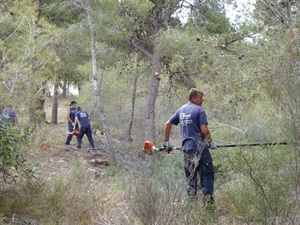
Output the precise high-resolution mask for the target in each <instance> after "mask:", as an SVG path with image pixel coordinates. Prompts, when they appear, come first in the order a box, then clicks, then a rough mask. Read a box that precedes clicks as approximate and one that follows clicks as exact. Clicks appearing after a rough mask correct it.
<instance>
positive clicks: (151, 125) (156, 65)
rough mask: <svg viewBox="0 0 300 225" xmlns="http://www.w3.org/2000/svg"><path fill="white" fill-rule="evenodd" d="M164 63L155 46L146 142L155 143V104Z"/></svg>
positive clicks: (148, 101) (147, 102)
mask: <svg viewBox="0 0 300 225" xmlns="http://www.w3.org/2000/svg"><path fill="white" fill-rule="evenodd" d="M161 67H162V62H161V59H160V50H159V46H158V45H155V46H154V54H153V57H152V74H151V78H150V85H149V92H148V96H147V100H146V107H145V108H146V111H145V140H149V141H153V142H154V143H155V102H156V97H157V93H158V87H159V82H160V77H159V74H160V70H161Z"/></svg>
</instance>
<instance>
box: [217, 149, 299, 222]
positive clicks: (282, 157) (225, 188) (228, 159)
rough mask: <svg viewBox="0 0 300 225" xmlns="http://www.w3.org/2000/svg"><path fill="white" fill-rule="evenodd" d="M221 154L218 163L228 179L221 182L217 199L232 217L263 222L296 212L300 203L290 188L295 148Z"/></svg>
mask: <svg viewBox="0 0 300 225" xmlns="http://www.w3.org/2000/svg"><path fill="white" fill-rule="evenodd" d="M219 154H220V155H219V157H221V158H219V157H216V158H215V161H216V165H218V164H219V163H220V164H219V165H220V167H219V171H222V172H223V175H224V176H226V179H223V181H222V182H223V183H219V182H220V181H221V179H219V181H218V186H220V188H217V190H218V191H217V196H218V197H217V199H218V201H219V202H220V204H221V207H222V208H224V210H227V211H228V212H229V214H230V215H231V216H232V218H234V219H235V220H238V217H240V216H241V220H242V221H243V222H246V223H251V222H259V223H263V222H264V221H265V222H266V221H268V222H271V221H275V220H276V219H278V218H280V219H281V220H282V221H284V218H287V217H289V216H291V215H293V213H294V212H293V209H294V207H295V206H296V204H297V203H296V201H295V200H294V198H293V196H291V192H292V191H293V190H291V188H290V187H292V186H293V185H294V184H293V183H294V181H293V179H291V174H293V171H292V170H290V166H292V164H293V163H294V162H291V161H290V159H291V158H290V157H291V156H292V155H293V151H292V149H291V148H289V147H275V146H271V147H263V148H259V147H258V148H251V149H247V148H241V149H232V150H226V151H222V153H219ZM297 173H298V172H297ZM225 174H226V175H225Z"/></svg>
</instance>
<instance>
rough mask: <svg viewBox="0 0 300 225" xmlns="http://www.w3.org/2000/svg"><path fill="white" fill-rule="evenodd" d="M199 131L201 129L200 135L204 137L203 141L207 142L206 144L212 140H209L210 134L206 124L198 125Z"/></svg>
mask: <svg viewBox="0 0 300 225" xmlns="http://www.w3.org/2000/svg"><path fill="white" fill-rule="evenodd" d="M200 129H201V133H202V135H203V136H204V138H205V140H207V142H211V141H212V138H211V134H210V131H209V129H208V126H207V124H202V125H200Z"/></svg>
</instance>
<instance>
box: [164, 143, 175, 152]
mask: <svg viewBox="0 0 300 225" xmlns="http://www.w3.org/2000/svg"><path fill="white" fill-rule="evenodd" d="M173 147H174V146H173V145H172V144H171V142H170V141H165V143H164V148H165V149H166V151H167V152H168V153H170V152H171V151H172V150H173Z"/></svg>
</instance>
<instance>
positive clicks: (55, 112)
mask: <svg viewBox="0 0 300 225" xmlns="http://www.w3.org/2000/svg"><path fill="white" fill-rule="evenodd" d="M56 50H57V55H56V62H57V63H56V67H55V77H54V93H53V103H52V114H51V123H53V124H57V120H58V119H57V115H58V88H59V72H60V63H61V46H59V45H58V46H57V48H56Z"/></svg>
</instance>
